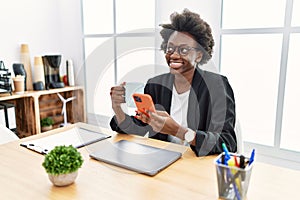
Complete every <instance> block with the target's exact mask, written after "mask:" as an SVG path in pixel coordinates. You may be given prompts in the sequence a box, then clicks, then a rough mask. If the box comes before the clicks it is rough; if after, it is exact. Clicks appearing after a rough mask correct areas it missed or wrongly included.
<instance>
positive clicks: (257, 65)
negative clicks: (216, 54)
mask: <svg viewBox="0 0 300 200" xmlns="http://www.w3.org/2000/svg"><path fill="white" fill-rule="evenodd" d="M281 43H282V36H281V35H279V34H263V35H261V34H256V35H223V37H222V50H221V51H222V52H221V55H222V56H221V57H222V60H221V63H222V65H221V72H222V74H224V75H226V76H227V77H228V79H229V81H230V83H231V85H232V88H233V90H234V94H235V99H236V113H237V118H238V119H239V121H240V122H241V127H242V132H243V139H244V140H245V141H249V142H254V143H260V144H265V145H273V142H274V132H275V131H274V127H275V116H276V106H277V105H276V104H277V87H278V77H279V69H280V56H281Z"/></svg>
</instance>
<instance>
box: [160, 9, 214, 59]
mask: <svg viewBox="0 0 300 200" xmlns="http://www.w3.org/2000/svg"><path fill="white" fill-rule="evenodd" d="M170 20H171V24H160V26H162V27H163V29H162V30H161V31H160V35H161V36H162V38H163V41H162V44H161V50H163V51H164V52H166V47H167V43H168V40H169V38H170V36H171V35H172V33H174V32H175V31H179V32H187V33H189V34H190V35H192V36H193V37H194V39H195V40H196V42H197V43H198V44H199V48H200V49H202V52H203V56H202V59H201V61H200V63H199V64H200V65H202V64H205V63H207V61H208V60H209V59H211V57H212V52H213V46H214V44H215V42H214V39H213V36H212V33H211V28H210V26H209V25H208V24H207V23H206V22H205V21H204V20H203V19H201V18H200V15H199V14H197V13H194V12H191V11H189V10H188V9H184V10H183V12H182V14H179V13H177V12H174V13H173V14H171V16H170Z"/></svg>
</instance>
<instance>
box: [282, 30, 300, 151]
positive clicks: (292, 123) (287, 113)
mask: <svg viewBox="0 0 300 200" xmlns="http://www.w3.org/2000/svg"><path fill="white" fill-rule="evenodd" d="M289 47H290V49H289V58H288V65H287V75H286V86H285V97H284V107H283V109H284V110H283V121H282V129H281V130H282V131H281V145H280V146H281V147H282V148H285V149H290V150H294V151H300V145H299V141H300V134H299V113H300V104H299V103H300V90H299V85H300V80H299V74H300V68H299V62H300V60H299V51H300V34H299V33H297V34H291V37H290V46H289Z"/></svg>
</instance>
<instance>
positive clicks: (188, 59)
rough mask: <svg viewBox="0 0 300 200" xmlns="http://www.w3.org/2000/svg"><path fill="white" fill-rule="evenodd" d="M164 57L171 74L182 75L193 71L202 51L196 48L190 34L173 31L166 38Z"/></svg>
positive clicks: (195, 43)
mask: <svg viewBox="0 0 300 200" xmlns="http://www.w3.org/2000/svg"><path fill="white" fill-rule="evenodd" d="M173 51H174V52H173ZM165 57H166V61H167V63H168V65H169V67H170V72H171V73H172V74H178V73H179V74H181V75H184V74H186V73H188V72H191V73H193V72H194V69H195V66H196V64H197V63H198V62H200V60H201V58H202V52H201V51H199V50H198V49H197V42H196V41H195V40H194V39H193V37H192V36H191V35H189V34H188V33H185V32H178V31H175V32H174V33H172V35H171V36H170V38H169V40H168V44H167V50H166V55H165Z"/></svg>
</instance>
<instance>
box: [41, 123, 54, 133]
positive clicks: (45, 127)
mask: <svg viewBox="0 0 300 200" xmlns="http://www.w3.org/2000/svg"><path fill="white" fill-rule="evenodd" d="M52 128H53V126H52V125H50V126H43V127H42V131H43V132H45V131H50V130H52Z"/></svg>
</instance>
